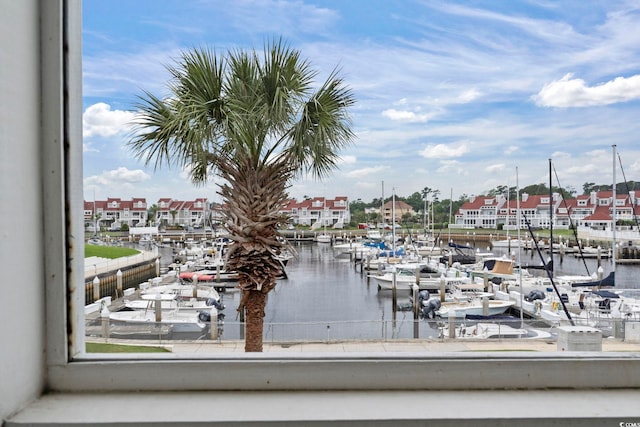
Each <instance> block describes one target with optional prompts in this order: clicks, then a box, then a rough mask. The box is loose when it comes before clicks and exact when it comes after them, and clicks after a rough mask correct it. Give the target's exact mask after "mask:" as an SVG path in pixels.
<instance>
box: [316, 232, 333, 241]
mask: <svg viewBox="0 0 640 427" xmlns="http://www.w3.org/2000/svg"><path fill="white" fill-rule="evenodd" d="M316 242H318V243H331V234H327V233H320V234H318V235H317V236H316Z"/></svg>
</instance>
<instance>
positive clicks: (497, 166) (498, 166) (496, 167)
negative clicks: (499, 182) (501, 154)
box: [484, 163, 506, 173]
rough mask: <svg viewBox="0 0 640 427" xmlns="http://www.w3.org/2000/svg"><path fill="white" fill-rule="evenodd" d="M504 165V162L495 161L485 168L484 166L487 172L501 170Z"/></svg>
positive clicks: (503, 168)
mask: <svg viewBox="0 0 640 427" xmlns="http://www.w3.org/2000/svg"><path fill="white" fill-rule="evenodd" d="M505 168H506V166H505V164H504V163H497V164H495V165H489V166H487V167H486V168H484V170H485V172H488V173H495V172H502V171H503V170H505Z"/></svg>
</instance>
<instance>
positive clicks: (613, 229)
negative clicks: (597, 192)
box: [611, 144, 617, 271]
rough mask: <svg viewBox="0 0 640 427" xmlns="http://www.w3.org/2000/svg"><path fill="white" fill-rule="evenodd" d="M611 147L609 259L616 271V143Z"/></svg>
mask: <svg viewBox="0 0 640 427" xmlns="http://www.w3.org/2000/svg"><path fill="white" fill-rule="evenodd" d="M611 147H612V148H613V209H612V210H611V259H612V268H613V271H616V219H617V211H616V145H615V144H613V145H612V146H611Z"/></svg>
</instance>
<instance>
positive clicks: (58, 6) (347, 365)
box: [40, 0, 640, 421]
mask: <svg viewBox="0 0 640 427" xmlns="http://www.w3.org/2000/svg"><path fill="white" fill-rule="evenodd" d="M42 7H43V8H46V9H47V12H48V13H44V12H43V13H42V21H41V24H40V25H42V31H43V32H44V33H45V34H44V36H43V39H44V38H48V39H49V40H53V42H51V41H49V43H52V46H51V47H52V49H53V50H48V51H47V55H45V56H43V59H42V61H43V62H42V67H43V70H42V73H41V75H42V76H43V77H42V78H43V85H44V86H45V87H44V89H45V90H43V92H42V93H43V95H42V97H43V99H42V111H43V114H44V115H45V116H46V117H48V118H60V119H59V120H48V121H45V122H46V123H45V124H43V125H42V126H43V134H44V138H45V139H52V140H53V139H57V140H60V141H65V144H60V146H61V147H62V148H60V149H59V152H56V153H57V157H56V156H54V155H52V156H43V159H42V161H43V163H44V164H43V168H45V169H46V170H47V171H53V172H56V173H58V174H59V176H64V177H65V180H66V185H65V186H56V184H57V183H56V182H55V181H56V180H49V181H48V182H45V183H44V186H45V188H44V191H46V192H47V194H48V197H47V198H43V203H44V209H45V211H47V212H60V218H58V219H56V218H47V222H46V224H45V234H46V236H47V238H46V239H44V240H45V241H46V246H47V247H46V249H47V252H48V253H49V257H50V258H51V260H50V262H48V265H47V266H46V268H47V277H48V282H47V298H46V304H47V307H46V308H47V310H46V316H47V340H46V341H47V344H46V345H47V352H46V353H47V357H48V359H47V363H48V370H47V375H48V378H47V381H46V384H47V386H48V388H50V389H52V390H57V391H78V392H82V393H86V392H90V391H114V392H117V391H150V390H153V391H169V390H190V391H193V390H216V389H217V390H236V391H237V390H254V391H255V390H347V389H349V390H354V389H355V390H376V391H379V390H385V389H402V390H425V389H442V390H446V389H448V390H451V389H465V390H469V389H493V390H495V389H519V390H522V389H545V390H549V389H571V388H575V387H586V388H590V387H591V388H597V387H599V388H603V387H611V388H632V387H636V386H637V381H636V380H637V375H635V374H630V373H633V372H639V371H640V360H638V359H637V357H633V356H629V355H619V354H612V355H608V354H584V353H576V354H575V356H576V357H571V356H572V355H568V354H564V355H562V357H559V355H558V354H557V353H555V352H553V353H545V352H540V353H529V352H522V353H520V352H509V353H504V352H495V353H494V352H471V353H464V352H462V353H446V354H442V353H437V352H429V351H421V352H416V353H406V354H396V353H384V352H365V353H362V354H348V353H326V352H318V353H313V352H312V353H305V354H301V353H295V354H294V353H278V352H275V353H272V354H269V353H265V354H237V353H222V354H217V355H213V356H201V355H199V354H196V353H194V354H190V355H188V356H186V357H184V358H181V357H179V356H176V355H174V354H169V355H164V354H158V355H152V356H148V355H142V354H120V355H107V354H86V353H84V330H83V320H84V307H83V303H84V301H83V299H84V297H83V292H78V289H82V288H83V286H84V280H83V279H84V278H83V270H84V265H83V252H82V249H83V247H82V244H81V242H80V241H78V238H77V237H76V236H79V235H83V227H82V226H83V218H82V203H83V195H82V188H81V185H79V183H80V182H81V178H82V161H81V156H82V143H81V126H80V123H81V105H82V99H81V42H80V22H81V16H80V10H81V8H80V3H79V1H78V0H64V1H63V0H50V1H46V2H42ZM59 28H64V31H57V30H58V29H59ZM45 36H47V37H45ZM63 46H64V47H65V49H63ZM55 48H57V50H56V49H55ZM56 52H57V54H56ZM60 62H64V63H65V66H64V67H60V66H59V63H60ZM64 72H66V73H67V74H62V73H64ZM60 82H64V84H65V87H66V88H67V90H64V91H61V90H59V86H60ZM47 89H48V90H47ZM63 150H64V151H63ZM52 151H55V150H52ZM67 190H68V191H67ZM64 206H69V207H71V208H70V209H61V208H62V207H64ZM68 243H70V244H68ZM61 248H64V249H65V250H66V253H65V252H64V251H60V249H61ZM68 303H69V304H68ZM67 304H68V305H67ZM68 325H71V326H72V327H67V326H68ZM143 361H144V362H143ZM136 362H140V363H136ZM470 379H473V380H472V381H470ZM213 410H214V411H215V408H213ZM630 421H633V420H630Z"/></svg>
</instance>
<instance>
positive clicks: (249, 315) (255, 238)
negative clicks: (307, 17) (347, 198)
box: [130, 40, 354, 352]
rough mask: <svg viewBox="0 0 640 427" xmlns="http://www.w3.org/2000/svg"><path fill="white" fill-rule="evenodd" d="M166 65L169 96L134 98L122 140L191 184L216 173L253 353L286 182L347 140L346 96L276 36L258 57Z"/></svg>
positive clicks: (207, 54)
mask: <svg viewBox="0 0 640 427" xmlns="http://www.w3.org/2000/svg"><path fill="white" fill-rule="evenodd" d="M167 69H168V70H169V72H170V74H171V76H172V80H171V82H170V83H169V84H168V88H169V90H170V96H168V97H167V98H164V99H161V98H158V97H156V96H154V95H152V94H151V93H149V92H145V94H144V96H141V98H140V100H141V101H140V103H139V105H138V108H139V109H140V112H139V115H138V116H137V119H136V122H135V125H136V131H137V133H136V134H134V136H133V137H132V139H131V141H130V146H131V147H132V149H133V151H134V153H135V154H136V156H137V157H138V158H140V159H144V161H145V163H146V164H150V163H153V164H154V167H155V168H158V167H159V166H160V165H163V164H166V165H167V166H177V167H188V168H189V170H190V174H191V175H190V178H191V180H192V182H193V183H194V184H203V183H205V182H206V181H207V179H208V178H209V177H210V176H211V175H212V174H214V173H215V174H218V175H219V176H220V177H221V178H222V181H223V182H224V184H222V185H220V189H219V191H218V194H220V195H221V196H222V199H223V202H224V209H223V210H224V216H225V221H226V228H227V230H228V231H229V238H230V239H231V241H232V243H231V245H230V247H229V251H228V254H227V266H228V268H229V269H233V270H235V271H237V272H238V274H239V276H240V278H239V282H238V286H239V288H240V290H241V292H242V298H241V300H240V304H239V307H238V310H239V311H242V310H244V313H245V316H246V339H245V351H247V352H260V351H262V333H263V319H264V310H265V305H266V297H267V294H268V293H269V291H271V290H272V289H274V287H275V286H276V279H277V278H278V276H280V275H281V274H282V268H283V266H282V264H281V263H280V262H279V261H278V259H277V255H278V254H279V253H280V252H281V251H282V250H283V249H284V247H285V246H286V245H288V243H286V241H285V240H284V239H281V238H279V237H280V235H279V232H278V224H281V223H286V219H287V218H286V217H283V215H281V214H280V213H279V211H280V210H281V207H282V206H283V205H284V203H285V201H286V200H287V198H288V194H287V188H288V187H289V185H290V184H291V182H292V180H293V179H295V178H296V177H298V176H300V175H301V174H304V173H310V174H311V175H312V176H313V177H316V178H323V177H325V176H326V175H327V174H328V173H329V172H330V171H331V170H332V169H333V168H335V166H336V162H337V160H338V159H339V156H338V152H339V150H340V149H342V148H343V147H345V146H346V145H348V144H349V143H351V142H352V141H353V139H354V135H353V133H352V131H351V128H350V124H351V122H350V117H349V115H348V107H350V106H351V105H353V103H354V97H353V95H352V92H351V90H350V89H348V88H347V87H346V86H345V84H344V81H343V80H342V79H341V78H340V77H339V76H338V73H337V71H336V70H334V71H333V72H332V73H330V74H329V76H328V77H327V79H326V80H325V81H324V83H322V84H321V85H320V86H318V87H315V86H314V78H315V77H316V76H317V74H318V73H317V71H314V70H313V69H312V68H311V67H310V64H309V63H308V62H307V61H306V60H303V59H301V57H300V52H298V51H296V50H293V49H291V48H290V47H288V46H287V45H286V44H285V43H284V42H283V41H282V40H274V41H273V42H269V43H266V44H265V46H264V50H263V55H262V57H260V55H259V54H258V52H256V51H255V50H253V51H250V52H249V51H243V50H233V51H229V52H227V54H226V55H217V54H215V53H214V52H212V51H211V50H209V49H206V48H197V49H193V50H191V51H187V52H184V53H183V54H182V56H181V58H180V60H178V61H177V63H176V65H175V66H168V67H167Z"/></svg>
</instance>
